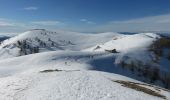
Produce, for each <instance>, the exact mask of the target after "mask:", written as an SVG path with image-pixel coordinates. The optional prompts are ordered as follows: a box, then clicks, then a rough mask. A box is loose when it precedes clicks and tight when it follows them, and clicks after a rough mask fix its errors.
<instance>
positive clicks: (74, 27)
mask: <svg viewBox="0 0 170 100" xmlns="http://www.w3.org/2000/svg"><path fill="white" fill-rule="evenodd" d="M169 5H170V0H0V33H3V32H4V33H7V32H22V31H26V30H28V29H32V28H46V29H50V30H70V31H80V32H103V31H170V29H169V28H168V27H169V26H170V6H169Z"/></svg>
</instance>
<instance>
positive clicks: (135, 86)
mask: <svg viewBox="0 0 170 100" xmlns="http://www.w3.org/2000/svg"><path fill="white" fill-rule="evenodd" d="M112 81H113V82H116V83H120V84H122V86H124V87H127V88H131V89H134V90H137V91H141V92H144V93H146V94H149V95H152V96H157V97H160V98H162V99H166V96H164V95H162V94H160V93H159V92H156V91H154V90H151V89H149V88H146V87H143V86H140V85H141V84H140V83H134V82H129V81H122V80H112ZM142 85H143V84H142Z"/></svg>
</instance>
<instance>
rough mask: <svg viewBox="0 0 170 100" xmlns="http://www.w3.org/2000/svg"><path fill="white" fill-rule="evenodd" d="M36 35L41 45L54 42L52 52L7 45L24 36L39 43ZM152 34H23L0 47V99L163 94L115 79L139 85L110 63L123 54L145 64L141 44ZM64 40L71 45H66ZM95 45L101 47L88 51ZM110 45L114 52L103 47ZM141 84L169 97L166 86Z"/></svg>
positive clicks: (134, 99)
mask: <svg viewBox="0 0 170 100" xmlns="http://www.w3.org/2000/svg"><path fill="white" fill-rule="evenodd" d="M36 37H38V38H39V39H41V40H42V41H44V42H45V43H47V44H48V42H49V41H48V40H49V38H50V40H52V41H55V42H56V43H58V46H57V47H53V48H52V50H51V49H49V48H48V47H41V48H42V52H40V53H36V54H29V55H26V56H17V55H18V54H17V52H18V49H19V48H17V47H15V45H13V44H14V43H16V42H17V41H18V40H25V39H28V40H31V42H30V44H31V45H39V44H38V43H37V42H36V40H35V38H36ZM156 38H159V36H158V35H156V34H153V33H141V34H135V35H123V34H118V33H111V32H108V33H101V34H82V33H75V32H70V33H69V32H59V33H58V32H49V31H45V30H31V31H28V32H25V33H23V34H21V35H19V36H16V37H13V38H11V39H9V40H5V41H4V42H3V43H2V44H1V46H0V54H1V56H0V58H1V60H0V100H128V99H130V100H161V99H163V98H161V97H158V96H153V95H151V94H148V93H146V92H142V91H137V90H135V89H132V88H129V87H126V86H123V85H122V84H120V83H117V82H115V81H117V80H122V81H126V82H135V83H138V84H143V82H140V81H137V80H135V79H132V78H133V74H131V73H128V71H127V72H126V71H124V70H122V69H120V68H117V67H118V66H116V65H115V63H116V61H117V62H118V61H119V60H124V59H125V58H126V57H127V56H128V57H130V58H131V59H133V60H134V59H138V60H142V61H144V62H145V61H146V62H147V61H148V59H149V60H150V59H151V58H150V56H148V55H147V53H148V54H149V52H147V47H148V46H149V45H150V44H151V43H152V42H153V41H155V40H156ZM68 41H70V42H71V44H72V43H73V44H74V45H70V44H67V43H70V42H68ZM108 41H109V42H108ZM96 46H100V47H101V48H99V49H94V48H96ZM58 47H60V48H62V49H60V48H58ZM112 49H116V50H117V51H118V52H120V53H115V54H114V53H109V52H106V51H105V50H112ZM43 50H44V51H43ZM137 51H138V52H137ZM139 51H140V52H139ZM6 52H7V53H6ZM123 75H124V76H123ZM130 77H132V78H130ZM142 86H143V87H145V88H148V89H151V90H152V91H155V92H156V93H158V94H160V95H163V96H165V97H166V99H168V100H169V99H170V92H169V91H168V90H166V89H162V88H158V87H157V86H154V85H146V84H145V85H142Z"/></svg>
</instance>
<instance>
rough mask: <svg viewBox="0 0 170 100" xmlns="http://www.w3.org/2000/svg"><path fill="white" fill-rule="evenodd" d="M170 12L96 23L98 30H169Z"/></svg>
mask: <svg viewBox="0 0 170 100" xmlns="http://www.w3.org/2000/svg"><path fill="white" fill-rule="evenodd" d="M169 26H170V14H166V15H159V16H150V17H144V18H137V19H131V20H126V21H110V22H108V23H106V24H104V25H98V26H97V27H96V28H95V29H96V30H100V31H170V28H169Z"/></svg>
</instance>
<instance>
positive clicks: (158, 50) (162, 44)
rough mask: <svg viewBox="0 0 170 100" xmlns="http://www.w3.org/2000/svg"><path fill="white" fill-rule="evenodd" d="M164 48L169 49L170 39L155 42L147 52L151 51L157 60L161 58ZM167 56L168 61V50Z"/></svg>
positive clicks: (164, 38)
mask: <svg viewBox="0 0 170 100" xmlns="http://www.w3.org/2000/svg"><path fill="white" fill-rule="evenodd" d="M165 48H168V49H170V38H166V37H162V38H160V39H158V40H156V41H155V42H154V43H153V44H152V45H151V46H150V47H149V50H150V51H152V52H153V53H154V54H155V55H156V56H157V57H158V58H159V57H162V56H163V53H164V52H163V50H164V49H165ZM168 52H169V55H166V56H167V58H168V59H169V60H170V50H169V51H168Z"/></svg>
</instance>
